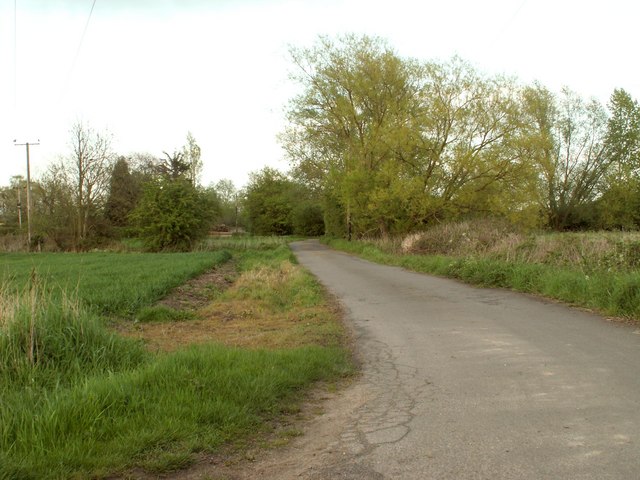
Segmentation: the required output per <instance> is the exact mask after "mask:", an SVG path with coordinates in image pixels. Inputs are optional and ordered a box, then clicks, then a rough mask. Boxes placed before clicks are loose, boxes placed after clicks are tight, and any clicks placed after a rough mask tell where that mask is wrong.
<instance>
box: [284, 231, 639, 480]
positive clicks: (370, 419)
mask: <svg viewBox="0 0 640 480" xmlns="http://www.w3.org/2000/svg"><path fill="white" fill-rule="evenodd" d="M292 249H293V251H294V253H295V255H296V256H297V258H298V260H299V262H300V263H301V264H302V265H303V266H305V267H306V268H308V269H309V270H310V271H311V272H312V273H313V274H314V275H316V276H317V278H318V279H319V280H320V281H321V282H322V283H323V284H324V285H325V286H326V287H327V288H328V289H329V290H330V291H331V292H333V293H334V294H335V295H337V297H338V299H339V300H340V302H341V303H342V305H343V306H344V308H345V310H346V312H347V321H348V322H349V323H350V324H351V325H352V327H353V329H354V332H355V336H356V348H357V351H358V352H359V355H360V357H361V359H362V362H363V375H362V378H361V379H360V380H359V388H360V389H361V391H363V392H364V393H363V395H362V398H363V400H362V404H361V405H359V406H358V407H357V408H354V411H353V412H352V414H351V415H350V417H349V419H348V420H347V421H345V424H344V426H341V427H340V429H339V430H340V431H341V434H340V435H338V436H337V437H336V438H335V439H333V441H332V442H331V443H330V444H328V445H327V447H326V451H327V452H331V455H328V454H327V455H324V456H323V457H322V458H323V460H322V463H321V464H319V465H315V466H313V467H309V469H308V470H307V471H305V472H303V473H302V474H301V475H300V477H301V478H308V479H316V480H319V479H332V480H333V479H354V480H355V479H367V480H375V479H420V480H424V479H438V480H440V479H455V480H463V479H491V480H496V479H536V480H539V479H554V480H555V479H562V480H568V479H581V480H583V479H584V480H586V479H594V480H595V479H597V480H605V479H620V480H630V479H640V372H639V369H640V330H638V329H637V327H636V328H633V327H628V326H624V325H619V324H613V323H610V322H607V321H606V320H605V319H603V318H602V317H599V316H596V315H592V314H589V313H585V312H581V311H578V310H575V309H571V308H568V307H565V306H562V305H557V304H554V303H552V302H548V301H544V300H540V299H538V298H533V297H530V296H525V295H522V294H517V293H513V292H510V291H504V290H490V289H480V288H474V287H470V286H466V285H463V284H460V283H457V282H455V281H451V280H447V279H442V278H436V277H431V276H427V275H422V274H417V273H412V272H408V271H406V270H403V269H401V268H396V267H389V266H382V265H377V264H374V263H370V262H367V261H365V260H362V259H359V258H356V257H353V256H350V255H347V254H344V253H340V252H335V251H333V250H331V249H328V248H327V247H325V246H323V245H321V244H320V243H318V242H316V241H305V242H296V243H293V244H292Z"/></svg>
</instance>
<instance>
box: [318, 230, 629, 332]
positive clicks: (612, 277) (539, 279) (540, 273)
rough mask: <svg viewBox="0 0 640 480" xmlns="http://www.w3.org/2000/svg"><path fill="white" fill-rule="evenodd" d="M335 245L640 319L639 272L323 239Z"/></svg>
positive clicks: (375, 257) (363, 254) (420, 269)
mask: <svg viewBox="0 0 640 480" xmlns="http://www.w3.org/2000/svg"><path fill="white" fill-rule="evenodd" d="M324 241H325V242H326V243H327V244H328V245H330V246H331V247H333V248H336V249H339V250H343V251H346V252H350V253H354V254H356V255H359V256H361V257H363V258H366V259H368V260H371V261H374V262H377V263H383V264H387V265H396V266H400V267H403V268H407V269H410V270H414V271H417V272H423V273H430V274H434V275H442V276H447V277H452V278H456V279H459V280H462V281H464V282H467V283H471V284H474V285H480V286H484V287H499V288H510V289H513V290H516V291H520V292H525V293H533V294H539V295H543V296H546V297H549V298H553V299H556V300H560V301H563V302H566V303H569V304H571V305H574V306H580V307H585V308H589V309H593V310H596V311H598V312H601V313H602V314H604V315H610V316H616V317H624V318H626V319H633V320H634V321H637V320H638V319H640V273H638V272H637V271H627V272H625V271H606V270H601V271H594V272H591V273H589V274H586V273H585V272H584V270H583V269H577V268H575V269H574V268H571V267H568V266H567V267H561V266H555V265H546V264H534V263H522V262H509V261H505V260H496V259H491V258H482V257H466V258H459V257H448V256H438V255H408V254H407V255H402V254H398V253H388V252H385V251H383V250H381V249H380V248H377V247H376V246H374V245H371V244H369V243H367V242H358V241H353V242H347V241H346V240H339V239H326V240H324Z"/></svg>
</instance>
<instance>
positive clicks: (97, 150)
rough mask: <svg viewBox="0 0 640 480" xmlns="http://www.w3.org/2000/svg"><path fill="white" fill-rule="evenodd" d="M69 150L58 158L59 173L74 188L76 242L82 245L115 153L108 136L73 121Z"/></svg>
mask: <svg viewBox="0 0 640 480" xmlns="http://www.w3.org/2000/svg"><path fill="white" fill-rule="evenodd" d="M70 137H71V138H70V147H71V153H70V154H69V155H68V156H67V157H66V158H64V159H63V160H62V161H61V165H60V167H61V172H63V173H64V176H65V180H66V183H67V184H68V185H69V186H70V187H71V188H72V190H73V197H74V205H73V208H74V210H75V212H74V217H75V218H74V227H75V243H76V246H81V245H82V243H83V242H84V241H85V240H86V239H87V237H88V236H89V233H90V227H91V224H92V221H93V220H94V219H95V217H96V215H97V213H98V211H99V210H100V209H101V208H102V207H103V206H104V202H105V200H106V194H107V192H108V188H109V180H110V178H111V169H112V167H113V162H114V159H115V156H114V154H113V152H112V150H111V137H110V136H109V135H108V134H103V133H100V132H97V131H95V130H93V129H92V128H91V127H90V126H89V125H87V124H85V123H83V122H80V121H78V122H76V123H75V124H73V126H72V127H71V131H70Z"/></svg>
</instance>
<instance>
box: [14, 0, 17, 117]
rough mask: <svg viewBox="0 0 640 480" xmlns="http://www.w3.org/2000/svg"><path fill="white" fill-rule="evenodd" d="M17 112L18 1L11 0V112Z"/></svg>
mask: <svg viewBox="0 0 640 480" xmlns="http://www.w3.org/2000/svg"><path fill="white" fill-rule="evenodd" d="M17 110H18V0H13V111H14V114H15V113H16V112H17Z"/></svg>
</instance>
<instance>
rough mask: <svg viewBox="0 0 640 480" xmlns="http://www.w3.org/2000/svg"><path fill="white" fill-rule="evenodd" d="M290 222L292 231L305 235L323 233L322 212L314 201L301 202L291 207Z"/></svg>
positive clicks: (317, 235) (310, 235)
mask: <svg viewBox="0 0 640 480" xmlns="http://www.w3.org/2000/svg"><path fill="white" fill-rule="evenodd" d="M291 223H292V226H293V233H295V234H296V235H302V236H306V237H319V236H321V235H324V212H323V210H322V207H321V206H320V205H319V204H318V203H315V202H310V201H306V202H301V203H299V204H297V205H296V206H295V207H294V208H293V212H292V217H291Z"/></svg>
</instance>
